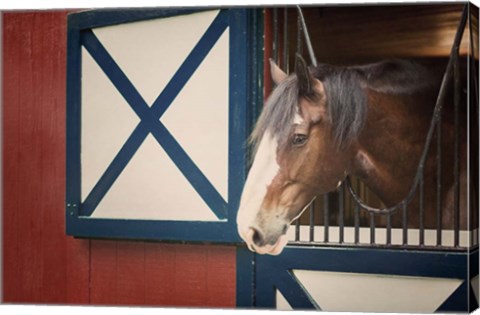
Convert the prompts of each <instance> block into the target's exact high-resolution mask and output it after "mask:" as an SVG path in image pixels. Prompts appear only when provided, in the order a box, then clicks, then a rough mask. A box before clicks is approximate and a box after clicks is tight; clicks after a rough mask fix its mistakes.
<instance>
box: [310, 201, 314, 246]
mask: <svg viewBox="0 0 480 315" xmlns="http://www.w3.org/2000/svg"><path fill="white" fill-rule="evenodd" d="M309 239H310V242H313V241H314V240H315V201H313V202H312V203H311V204H310V238H309Z"/></svg>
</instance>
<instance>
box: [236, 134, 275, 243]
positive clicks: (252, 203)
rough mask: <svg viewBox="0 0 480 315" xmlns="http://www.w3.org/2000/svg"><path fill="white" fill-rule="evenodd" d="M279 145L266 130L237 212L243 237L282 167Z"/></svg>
mask: <svg viewBox="0 0 480 315" xmlns="http://www.w3.org/2000/svg"><path fill="white" fill-rule="evenodd" d="M277 145H278V142H277V139H276V138H275V137H272V136H271V135H270V132H268V131H267V132H265V135H264V136H263V138H262V140H261V142H260V145H259V147H258V151H257V153H256V155H255V159H254V161H253V165H252V167H251V169H250V172H249V173H248V177H247V181H246V183H245V186H244V188H243V193H242V199H241V200H240V208H239V209H238V213H237V228H238V233H239V234H240V236H241V237H242V238H243V239H245V235H246V233H247V231H248V228H249V227H250V225H251V224H252V221H253V220H254V219H255V217H256V215H257V213H258V212H259V211H260V207H261V205H262V203H263V200H264V198H265V195H266V193H267V188H268V186H269V185H270V184H271V183H272V181H273V179H274V178H275V176H276V175H277V174H278V170H279V169H280V166H279V165H278V163H277Z"/></svg>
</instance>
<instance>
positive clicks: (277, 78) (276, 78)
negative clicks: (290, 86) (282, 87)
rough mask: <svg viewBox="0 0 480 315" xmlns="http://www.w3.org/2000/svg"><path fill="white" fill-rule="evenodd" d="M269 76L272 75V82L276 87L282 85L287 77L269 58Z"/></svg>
mask: <svg viewBox="0 0 480 315" xmlns="http://www.w3.org/2000/svg"><path fill="white" fill-rule="evenodd" d="M270 74H271V75H272V80H273V82H275V84H276V85H279V84H280V83H282V82H283V81H284V80H285V79H286V78H287V77H288V75H287V74H286V73H285V72H283V70H282V69H280V67H279V66H277V64H276V63H275V61H273V59H271V58H270Z"/></svg>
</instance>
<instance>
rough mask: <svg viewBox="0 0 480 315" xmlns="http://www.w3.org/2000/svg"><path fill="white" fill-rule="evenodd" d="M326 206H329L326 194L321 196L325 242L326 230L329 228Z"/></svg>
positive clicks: (326, 238) (324, 238)
mask: <svg viewBox="0 0 480 315" xmlns="http://www.w3.org/2000/svg"><path fill="white" fill-rule="evenodd" d="M328 207H329V202H328V194H326V195H325V196H324V198H323V226H324V234H323V241H324V242H325V243H327V242H328V230H329V221H328V220H329V215H328Z"/></svg>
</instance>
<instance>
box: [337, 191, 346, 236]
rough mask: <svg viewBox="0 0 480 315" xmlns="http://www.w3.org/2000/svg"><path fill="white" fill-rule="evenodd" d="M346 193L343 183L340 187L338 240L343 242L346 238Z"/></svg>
mask: <svg viewBox="0 0 480 315" xmlns="http://www.w3.org/2000/svg"><path fill="white" fill-rule="evenodd" d="M344 202H345V193H344V187H343V185H342V186H340V188H339V189H338V228H339V230H338V233H339V235H338V242H339V243H340V244H341V243H343V239H344V226H345V222H344V212H345V205H344Z"/></svg>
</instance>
